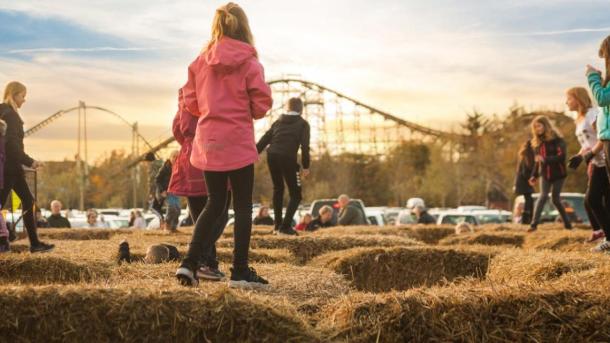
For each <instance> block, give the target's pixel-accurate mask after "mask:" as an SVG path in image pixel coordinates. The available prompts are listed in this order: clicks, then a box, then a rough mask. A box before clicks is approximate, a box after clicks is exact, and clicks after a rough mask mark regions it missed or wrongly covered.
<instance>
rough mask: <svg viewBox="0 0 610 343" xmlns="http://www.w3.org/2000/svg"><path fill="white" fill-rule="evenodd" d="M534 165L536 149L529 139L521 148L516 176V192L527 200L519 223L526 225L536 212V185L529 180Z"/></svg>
mask: <svg viewBox="0 0 610 343" xmlns="http://www.w3.org/2000/svg"><path fill="white" fill-rule="evenodd" d="M534 166H535V161H534V149H532V142H531V141H530V140H529V139H528V140H527V142H525V143H523V145H521V148H520V149H519V163H518V165H517V176H516V177H515V194H517V195H523V199H524V200H525V203H524V206H523V212H522V214H521V219H520V220H519V223H520V224H525V225H528V224H530V223H531V221H532V214H533V213H534V199H532V194H533V193H534V187H532V185H530V183H529V182H528V180H529V179H530V177H532V173H533V172H534Z"/></svg>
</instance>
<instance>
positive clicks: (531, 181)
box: [527, 177, 537, 187]
mask: <svg viewBox="0 0 610 343" xmlns="http://www.w3.org/2000/svg"><path fill="white" fill-rule="evenodd" d="M536 181H537V180H536V178H535V177H530V179H529V180H528V181H527V183H529V184H530V186H532V187H534V186H535V185H536Z"/></svg>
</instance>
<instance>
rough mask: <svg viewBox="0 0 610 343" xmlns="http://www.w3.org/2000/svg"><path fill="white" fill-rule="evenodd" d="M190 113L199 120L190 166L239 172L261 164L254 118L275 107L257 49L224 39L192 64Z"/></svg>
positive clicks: (186, 89)
mask: <svg viewBox="0 0 610 343" xmlns="http://www.w3.org/2000/svg"><path fill="white" fill-rule="evenodd" d="M182 91H183V98H184V106H185V108H186V110H187V111H188V112H190V113H192V114H193V115H195V116H198V117H199V121H198V122H197V130H196V134H195V139H194V141H193V151H192V153H191V164H192V165H193V166H195V167H197V168H199V169H201V170H206V171H229V170H236V169H240V168H243V167H246V166H248V165H250V164H253V163H254V162H256V161H257V160H258V153H257V151H256V143H255V141H254V123H253V119H260V118H263V117H264V116H265V114H266V113H267V111H269V109H270V108H271V105H272V104H273V99H272V97H271V89H270V88H269V85H267V83H265V76H264V71H263V66H262V65H261V64H260V63H259V62H258V59H257V57H256V50H255V49H254V47H253V46H251V45H249V44H247V43H244V42H241V41H238V40H235V39H231V38H229V37H223V38H222V39H221V40H220V41H218V43H216V44H215V45H214V46H212V47H211V48H210V49H209V50H208V51H206V52H205V53H203V54H201V55H200V56H199V57H197V59H195V61H194V62H193V63H191V65H190V66H189V74H188V81H187V83H186V85H185V86H184V88H183V89H182Z"/></svg>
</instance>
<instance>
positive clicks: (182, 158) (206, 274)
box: [168, 89, 231, 281]
mask: <svg viewBox="0 0 610 343" xmlns="http://www.w3.org/2000/svg"><path fill="white" fill-rule="evenodd" d="M197 119H198V118H197V117H195V116H193V115H192V114H190V113H189V112H188V111H186V109H185V108H184V102H183V101H182V89H180V90H179V91H178V112H176V116H175V117H174V121H173V123H172V131H173V133H174V138H176V141H177V142H178V143H179V144H180V153H179V155H178V158H176V162H175V163H174V165H173V167H172V176H171V179H170V181H169V188H168V192H169V193H171V194H173V195H177V196H183V197H186V199H187V202H188V207H189V212H190V216H191V219H192V221H193V223H195V222H197V218H199V215H200V214H201V212H202V211H203V208H204V206H205V204H206V203H207V201H208V189H207V187H206V185H205V179H204V178H203V171H202V170H201V169H197V168H195V167H194V166H193V165H192V164H191V162H190V158H191V150H192V148H193V139H194V138H195V132H196V129H197ZM230 202H231V193H230V192H228V195H227V203H226V206H225V209H224V211H223V214H222V216H221V217H220V218H219V219H218V221H216V224H215V226H214V237H215V238H214V243H216V241H217V240H218V238H220V236H221V235H222V232H223V231H224V228H225V226H226V225H227V222H228V221H229V206H230ZM198 275H199V277H201V278H204V279H206V280H211V281H219V280H221V279H222V278H223V277H224V274H223V273H222V272H221V271H220V270H218V260H217V257H216V244H213V245H212V246H208V247H204V249H203V256H202V258H201V267H200V268H199V270H198Z"/></svg>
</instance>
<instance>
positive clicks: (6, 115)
mask: <svg viewBox="0 0 610 343" xmlns="http://www.w3.org/2000/svg"><path fill="white" fill-rule="evenodd" d="M0 119H2V120H4V121H5V122H6V136H5V142H4V144H5V154H6V155H5V163H4V173H5V174H11V175H14V174H20V173H23V167H22V166H26V167H31V166H32V164H33V163H34V159H33V158H31V157H30V156H28V154H26V153H25V148H24V146H23V137H24V131H23V121H22V120H21V117H19V114H17V112H15V110H14V109H13V107H12V106H11V105H8V104H0Z"/></svg>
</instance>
